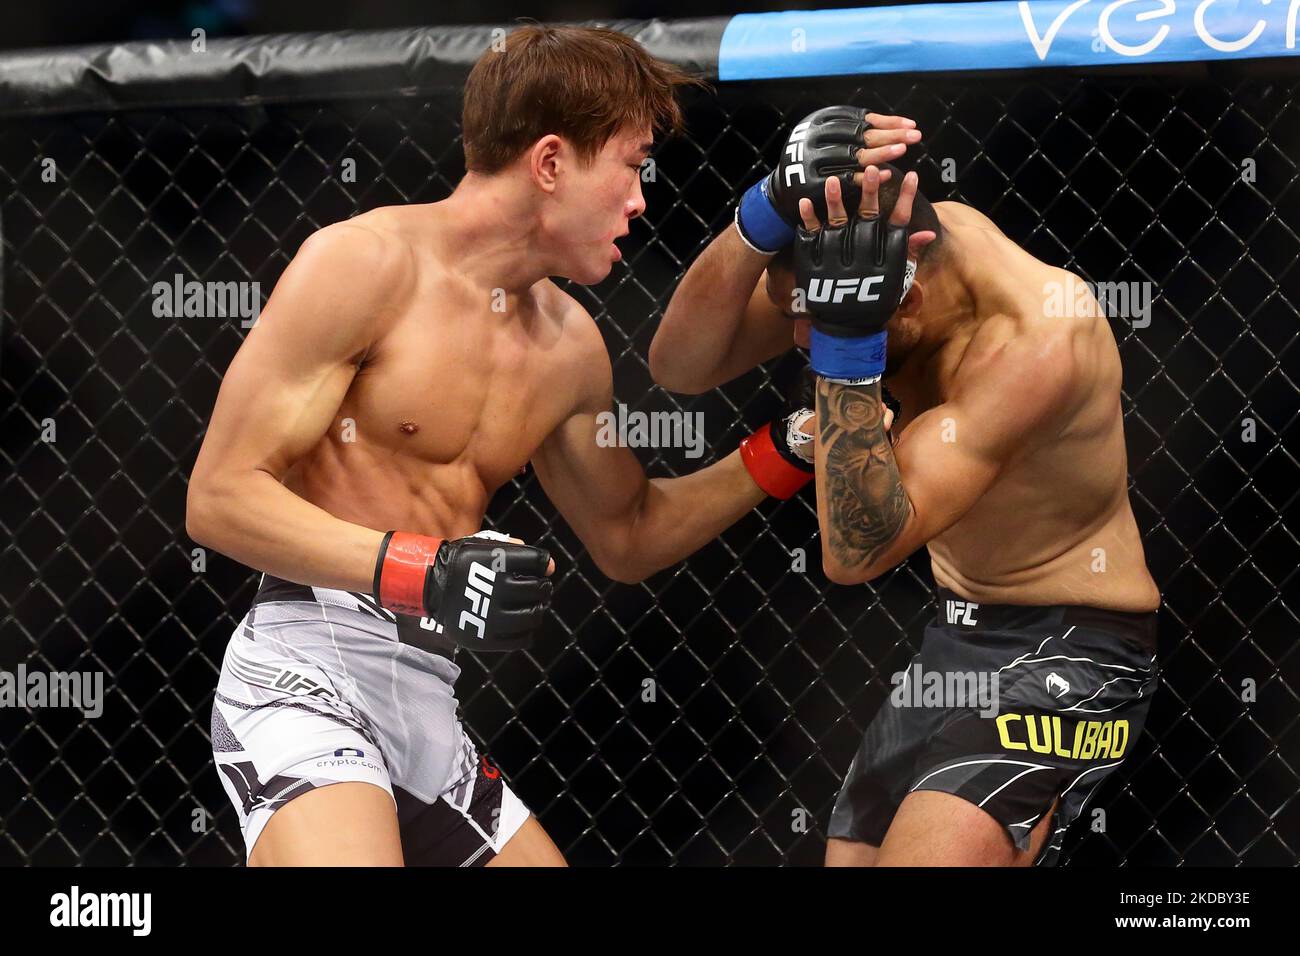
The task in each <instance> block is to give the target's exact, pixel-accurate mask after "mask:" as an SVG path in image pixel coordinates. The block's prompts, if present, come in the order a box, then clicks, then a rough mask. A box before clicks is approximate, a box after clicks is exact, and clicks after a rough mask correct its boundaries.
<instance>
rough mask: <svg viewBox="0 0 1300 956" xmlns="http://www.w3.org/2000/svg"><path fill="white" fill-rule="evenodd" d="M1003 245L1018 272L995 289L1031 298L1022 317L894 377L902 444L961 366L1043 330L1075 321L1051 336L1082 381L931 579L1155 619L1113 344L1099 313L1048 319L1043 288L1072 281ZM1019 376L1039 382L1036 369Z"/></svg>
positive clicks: (952, 534)
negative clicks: (1066, 350) (1058, 339)
mask: <svg viewBox="0 0 1300 956" xmlns="http://www.w3.org/2000/svg"><path fill="white" fill-rule="evenodd" d="M999 236H1000V234H999ZM1000 239H1001V241H1002V242H1005V243H1007V244H1008V246H1010V247H1011V248H1010V249H1008V250H1006V253H1007V256H1008V259H1007V261H1006V262H1002V263H1000V265H1003V266H1007V265H1010V266H1011V267H1013V268H1014V272H1012V273H1010V274H1008V273H1007V271H1006V270H1005V269H1000V270H999V274H1000V275H1001V276H1002V277H1003V278H1001V279H1000V280H999V281H1003V282H1007V283H1012V284H1013V287H1014V288H1016V289H1022V290H1023V298H1022V299H1021V300H1020V302H1019V306H1018V311H1019V313H1020V314H1018V315H1012V316H1009V317H1006V318H998V319H996V320H992V322H991V323H990V324H989V325H988V326H987V327H981V329H980V331H979V332H978V333H976V335H975V336H974V337H973V338H972V339H971V341H970V344H969V346H967V347H966V348H965V351H964V352H963V353H962V354H961V355H960V358H959V359H956V360H953V361H948V362H944V361H941V360H940V361H937V362H936V363H935V365H934V366H933V367H931V368H929V369H926V370H922V371H921V372H920V373H918V372H917V370H913V374H911V375H908V376H905V377H896V378H891V379H890V381H889V387H890V389H891V391H893V392H894V394H895V395H896V396H897V397H898V398H899V400H900V402H901V404H902V413H901V415H900V417H899V420H898V422H897V423H896V425H895V427H896V428H898V429H900V436H901V435H903V434H905V431H906V428H907V427H908V426H909V425H910V423H911V422H912V421H913V420H914V419H915V418H916V417H917V416H918V415H920V414H922V413H923V412H924V411H926V410H928V409H930V408H933V407H935V406H937V405H939V404H941V403H942V402H943V401H944V400H945V398H946V394H945V393H946V392H947V390H948V389H950V388H951V386H952V380H953V378H954V377H955V375H956V371H957V365H958V364H960V363H964V362H974V361H977V359H978V355H977V354H976V353H977V352H978V351H979V350H981V349H996V348H998V346H999V342H1000V340H1004V339H1005V338H1006V337H1007V336H1011V335H1016V334H1023V333H1024V331H1025V329H1026V328H1027V327H1032V326H1033V324H1035V323H1043V322H1050V323H1067V325H1065V326H1064V327H1058V328H1057V329H1053V330H1052V334H1056V333H1057V332H1058V331H1059V332H1060V333H1062V334H1066V335H1068V336H1069V337H1070V343H1071V348H1072V350H1073V354H1074V356H1075V360H1076V362H1077V366H1078V368H1079V370H1080V371H1081V373H1082V374H1081V375H1079V376H1078V377H1079V380H1080V382H1081V383H1082V384H1081V385H1080V387H1079V389H1078V394H1076V395H1074V396H1072V399H1071V401H1069V402H1068V403H1066V405H1065V407H1064V409H1063V411H1062V412H1061V413H1060V414H1059V415H1058V416H1057V417H1056V418H1055V419H1054V420H1053V421H1052V423H1051V425H1050V427H1045V428H1043V429H1041V430H1040V431H1039V433H1038V434H1036V435H1035V436H1034V437H1033V438H1032V439H1030V440H1029V441H1028V442H1026V443H1025V445H1024V447H1023V448H1022V449H1021V451H1020V452H1019V453H1017V454H1016V455H1015V457H1014V458H1013V459H1012V460H1011V461H1010V462H1008V463H1007V464H1006V465H1005V466H1004V467H1003V468H1002V470H1001V471H1000V473H999V475H998V477H997V478H996V479H995V481H994V483H993V485H992V486H991V487H990V488H989V489H988V490H987V491H986V492H985V493H984V494H983V495H982V496H981V497H980V499H979V500H978V501H977V502H976V503H975V505H974V506H973V507H972V508H971V509H970V510H969V511H968V512H967V513H966V514H965V515H963V516H962V518H961V519H960V520H959V521H958V522H957V523H956V524H954V525H953V526H952V527H951V528H949V529H948V530H947V531H945V532H944V533H943V534H941V535H939V536H938V537H936V538H934V539H933V540H931V541H930V543H929V551H930V558H931V566H932V568H933V571H934V576H935V581H936V583H938V584H939V585H940V586H942V587H947V588H950V589H951V590H953V591H955V592H957V593H958V594H961V595H963V596H965V597H967V598H969V599H971V600H973V601H980V602H985V603H1000V604H1040V605H1041V604H1077V605H1088V606H1095V607H1107V608H1115V609H1119V610H1132V611H1146V610H1152V609H1154V608H1155V607H1157V606H1158V604H1159V594H1158V591H1157V589H1156V586H1155V584H1154V582H1153V581H1152V579H1151V576H1150V573H1149V572H1148V571H1147V568H1146V561H1145V557H1144V554H1143V548H1142V542H1141V537H1140V535H1139V532H1138V529H1137V524H1136V522H1135V520H1134V518H1133V512H1132V508H1131V506H1130V504H1129V499H1128V475H1127V468H1128V462H1127V452H1126V448H1125V444H1124V427H1123V418H1122V412H1121V406H1120V382H1121V368H1120V361H1119V351H1118V349H1117V347H1116V345H1115V339H1114V335H1113V334H1112V332H1111V329H1110V326H1109V324H1108V323H1107V321H1106V319H1105V318H1103V317H1100V316H1097V317H1086V316H1084V317H1051V318H1049V317H1047V316H1045V315H1044V314H1043V312H1044V309H1043V304H1042V303H1043V289H1044V286H1045V284H1046V283H1048V282H1053V281H1058V282H1063V281H1065V280H1066V279H1067V278H1068V277H1069V274H1068V273H1066V272H1064V271H1063V270H1059V269H1055V268H1052V267H1050V266H1047V265H1045V264H1044V263H1041V262H1038V261H1037V260H1035V259H1033V258H1032V257H1031V256H1029V255H1028V254H1027V253H1023V251H1022V250H1019V249H1018V247H1015V246H1014V245H1013V244H1011V243H1010V240H1008V239H1006V238H1005V237H1000ZM991 241H996V240H995V239H994V240H991ZM1012 250H1014V251H1012ZM1017 254H1018V255H1017ZM1039 328H1041V326H1039ZM1023 372H1024V374H1025V375H1034V374H1037V370H1036V369H1034V368H1025V369H1024V370H1023ZM994 385H996V383H994ZM953 437H954V439H955V440H960V438H959V437H958V436H953Z"/></svg>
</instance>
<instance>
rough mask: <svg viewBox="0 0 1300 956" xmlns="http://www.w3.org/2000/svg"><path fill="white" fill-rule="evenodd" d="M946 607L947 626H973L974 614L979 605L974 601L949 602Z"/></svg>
mask: <svg viewBox="0 0 1300 956" xmlns="http://www.w3.org/2000/svg"><path fill="white" fill-rule="evenodd" d="M947 603H948V607H947V615H948V623H949V624H974V623H975V612H976V611H977V610H979V605H978V604H976V603H975V602H974V601H949V602H947Z"/></svg>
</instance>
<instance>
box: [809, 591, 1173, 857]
mask: <svg viewBox="0 0 1300 956" xmlns="http://www.w3.org/2000/svg"><path fill="white" fill-rule="evenodd" d="M1155 645H1156V615H1155V612H1154V611H1152V612H1149V613H1139V614H1134V613H1125V612H1121V611H1106V610H1100V609H1097V608H1086V607H1063V606H1058V607H1015V606H1011V605H990V604H974V603H971V602H969V601H965V600H963V599H962V598H960V597H958V596H957V595H955V594H953V593H952V592H950V591H944V590H940V592H939V613H938V615H937V617H936V619H935V621H934V623H932V624H930V625H928V626H927V627H926V629H925V635H924V637H923V639H922V642H921V651H920V653H919V654H917V655H916V656H915V657H914V658H913V659H912V662H911V663H910V664H909V666H908V669H907V671H906V672H905V673H904V674H903V675H901V678H897V677H896V678H895V681H894V683H895V686H894V688H893V691H892V693H891V694H890V696H889V698H888V699H887V700H886V701H885V703H884V704H883V705H882V706H881V709H880V712H879V713H878V714H877V715H876V717H875V719H874V720H873V721H872V722H871V725H870V726H869V727H868V728H867V732H866V734H865V735H864V737H863V740H862V745H861V747H860V748H859V749H858V752H857V755H856V756H855V757H854V758H853V762H852V764H851V765H850V766H849V771H848V776H847V777H846V779H845V781H844V786H843V788H842V789H841V790H840V794H839V798H838V799H837V800H836V802H835V809H834V811H833V813H832V815H831V825H830V829H829V830H828V835H829V836H830V837H833V838H837V839H842V840H853V841H857V842H862V843H869V844H871V845H873V846H880V844H881V841H882V840H883V839H884V837H885V831H886V830H888V829H889V825H890V822H891V821H892V820H893V818H894V814H895V812H897V810H898V807H899V804H901V803H902V801H903V799H904V798H905V797H906V796H907V795H908V794H909V793H912V792H913V791H916V790H936V791H939V792H941V793H950V794H953V795H954V796H957V797H961V798H962V799H963V800H968V801H969V802H971V803H973V804H975V805H976V806H977V807H979V808H980V809H982V810H984V811H985V812H986V813H988V814H989V815H990V816H991V817H993V819H994V820H996V821H997V822H998V823H1000V824H1001V825H1002V826H1003V827H1004V828H1005V829H1006V832H1007V834H1008V835H1009V836H1010V837H1011V840H1012V842H1013V843H1014V844H1015V846H1016V848H1017V849H1019V850H1021V851H1024V850H1027V849H1028V848H1029V837H1030V833H1031V832H1032V831H1033V829H1034V827H1035V826H1036V825H1037V824H1038V823H1039V822H1040V821H1041V820H1042V818H1043V815H1044V814H1046V813H1047V812H1048V811H1049V810H1050V809H1051V808H1052V805H1053V804H1054V803H1056V802H1057V801H1058V798H1059V803H1057V807H1056V813H1055V819H1054V820H1053V821H1052V823H1051V825H1050V827H1051V829H1050V832H1049V834H1048V839H1047V841H1046V842H1045V844H1044V845H1043V849H1042V851H1041V852H1040V853H1039V856H1038V859H1037V861H1036V862H1037V863H1038V864H1040V865H1044V864H1045V865H1051V864H1054V863H1055V862H1056V860H1057V857H1058V856H1059V854H1060V849H1061V842H1062V839H1063V837H1064V834H1065V831H1066V828H1067V827H1068V826H1069V825H1070V823H1071V822H1072V821H1073V820H1074V819H1075V818H1077V817H1078V816H1079V814H1080V813H1081V812H1082V811H1083V808H1084V806H1085V804H1087V802H1088V799H1089V798H1090V797H1091V796H1092V794H1093V792H1094V791H1095V790H1096V789H1097V787H1098V786H1099V785H1100V784H1101V783H1102V781H1103V780H1105V779H1106V777H1107V776H1108V775H1110V774H1111V773H1112V772H1113V771H1114V770H1115V768H1116V767H1118V766H1119V765H1120V763H1122V762H1123V760H1124V759H1125V758H1126V757H1127V756H1128V755H1129V754H1130V753H1132V751H1133V747H1134V744H1135V743H1136V741H1137V739H1138V736H1139V735H1140V734H1141V733H1142V727H1143V724H1144V722H1145V720H1146V715H1147V710H1148V709H1149V707H1150V704H1151V695H1152V693H1153V692H1154V690H1155V687H1156V683H1157V680H1158V669H1157V666H1156V648H1155Z"/></svg>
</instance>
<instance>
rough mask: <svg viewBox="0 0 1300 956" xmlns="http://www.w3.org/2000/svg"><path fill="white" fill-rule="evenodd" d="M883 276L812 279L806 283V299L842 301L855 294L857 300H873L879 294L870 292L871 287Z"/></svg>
mask: <svg viewBox="0 0 1300 956" xmlns="http://www.w3.org/2000/svg"><path fill="white" fill-rule="evenodd" d="M884 278H885V277H884V276H862V277H859V278H852V279H813V280H812V281H811V282H810V283H809V284H808V301H809V302H843V301H844V300H845V299H847V298H849V297H850V296H855V297H856V298H857V300H858V301H859V302H875V301H877V300H878V299H879V298H880V294H879V293H877V292H872V291H871V287H872V286H874V285H875V284H876V283H878V282H881V281H883V280H884ZM832 297H833V298H832Z"/></svg>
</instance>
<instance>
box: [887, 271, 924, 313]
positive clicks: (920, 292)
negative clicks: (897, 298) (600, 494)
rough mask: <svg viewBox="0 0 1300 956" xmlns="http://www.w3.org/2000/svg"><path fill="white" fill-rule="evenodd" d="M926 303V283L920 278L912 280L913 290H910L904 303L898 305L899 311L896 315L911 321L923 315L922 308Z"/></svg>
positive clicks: (904, 298)
mask: <svg viewBox="0 0 1300 956" xmlns="http://www.w3.org/2000/svg"><path fill="white" fill-rule="evenodd" d="M924 303H925V283H924V282H922V281H921V278H920V277H919V276H918V277H917V278H915V279H913V280H912V288H911V289H909V290H908V293H907V295H905V296H904V297H903V301H902V302H900V303H898V311H897V312H895V313H894V315H895V316H900V315H901V316H904V317H906V318H909V319H910V318H915V317H916V316H917V315H919V314H920V313H921V306H922V305H923V304H924Z"/></svg>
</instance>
